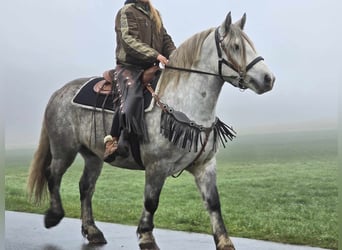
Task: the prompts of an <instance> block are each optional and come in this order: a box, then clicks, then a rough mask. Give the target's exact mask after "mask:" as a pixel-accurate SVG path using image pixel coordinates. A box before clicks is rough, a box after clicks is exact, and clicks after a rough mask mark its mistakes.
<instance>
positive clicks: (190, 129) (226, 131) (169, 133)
mask: <svg viewBox="0 0 342 250" xmlns="http://www.w3.org/2000/svg"><path fill="white" fill-rule="evenodd" d="M211 132H213V136H214V137H213V145H212V150H214V151H216V150H217V144H218V139H219V140H220V142H221V144H222V146H223V147H225V144H226V143H227V142H228V140H230V141H231V140H233V139H234V137H236V132H235V131H234V130H233V128H231V127H229V126H228V125H226V124H225V123H224V122H222V121H221V120H220V119H219V118H217V117H216V120H215V122H213V124H212V125H211V126H210V127H203V126H201V125H198V124H196V123H195V122H194V121H191V120H190V119H189V118H188V117H187V116H186V115H185V114H184V113H182V112H179V111H175V110H174V109H173V108H170V107H168V106H167V105H165V106H164V108H163V112H162V114H161V122H160V133H161V134H162V135H164V137H165V138H167V139H168V140H169V141H170V142H172V143H173V144H174V145H176V146H177V147H179V148H183V149H187V150H188V151H189V152H190V151H192V150H193V151H194V152H198V144H200V145H201V147H202V146H203V143H204V138H205V137H203V136H209V134H210V133H211Z"/></svg>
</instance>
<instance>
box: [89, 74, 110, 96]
mask: <svg viewBox="0 0 342 250" xmlns="http://www.w3.org/2000/svg"><path fill="white" fill-rule="evenodd" d="M114 73H115V70H114V69H111V70H107V71H105V72H103V74H102V77H103V78H104V80H101V81H99V82H97V83H96V84H95V85H94V87H93V89H94V91H95V92H96V93H100V94H105V95H108V94H110V93H112V83H113V82H114Z"/></svg>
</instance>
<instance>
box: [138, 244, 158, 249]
mask: <svg viewBox="0 0 342 250" xmlns="http://www.w3.org/2000/svg"><path fill="white" fill-rule="evenodd" d="M139 248H140V250H160V249H159V247H158V246H157V244H156V243H154V242H151V243H141V244H139Z"/></svg>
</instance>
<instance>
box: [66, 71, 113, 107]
mask: <svg viewBox="0 0 342 250" xmlns="http://www.w3.org/2000/svg"><path fill="white" fill-rule="evenodd" d="M103 79H104V78H103V77H96V78H91V79H90V80H89V81H87V82H86V83H84V84H83V85H82V87H81V88H80V89H79V90H78V92H77V93H76V95H75V96H74V98H73V99H72V101H71V103H72V104H74V105H77V106H81V107H83V108H88V109H92V110H94V109H96V110H100V111H108V112H114V104H113V101H114V100H113V96H112V95H105V94H99V93H96V92H95V91H94V89H93V88H94V85H95V84H96V83H98V82H99V81H102V80H103Z"/></svg>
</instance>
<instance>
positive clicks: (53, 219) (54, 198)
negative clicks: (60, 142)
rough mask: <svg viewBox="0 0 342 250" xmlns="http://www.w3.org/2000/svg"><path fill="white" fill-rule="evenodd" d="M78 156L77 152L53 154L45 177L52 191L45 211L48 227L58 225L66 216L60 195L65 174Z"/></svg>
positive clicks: (45, 220) (45, 222)
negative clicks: (59, 155)
mask: <svg viewBox="0 0 342 250" xmlns="http://www.w3.org/2000/svg"><path fill="white" fill-rule="evenodd" d="M75 157H76V152H74V153H71V151H68V153H67V154H65V155H62V156H61V157H56V156H52V160H51V164H50V166H49V167H48V168H47V169H46V171H45V177H46V179H47V182H48V190H49V193H50V207H49V209H48V210H47V211H46V212H45V217H44V224H45V227H46V228H51V227H54V226H56V225H57V224H58V223H59V222H60V221H61V220H62V219H63V217H64V209H63V206H62V200H61V196H60V192H59V190H60V185H61V181H62V177H63V174H64V173H65V172H66V170H67V169H68V167H69V166H70V165H71V164H72V162H73V161H74V159H75Z"/></svg>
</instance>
